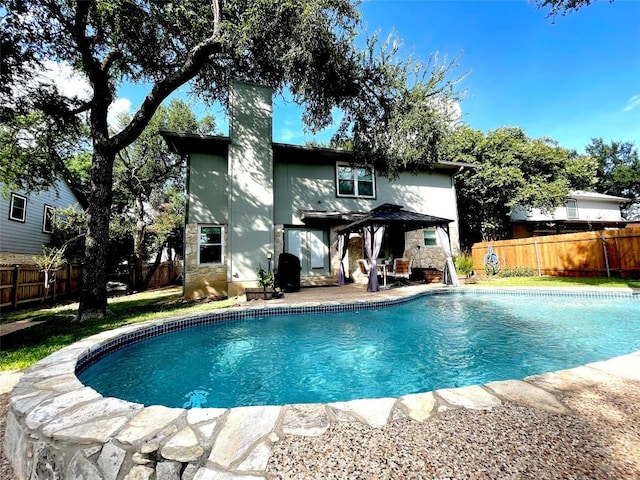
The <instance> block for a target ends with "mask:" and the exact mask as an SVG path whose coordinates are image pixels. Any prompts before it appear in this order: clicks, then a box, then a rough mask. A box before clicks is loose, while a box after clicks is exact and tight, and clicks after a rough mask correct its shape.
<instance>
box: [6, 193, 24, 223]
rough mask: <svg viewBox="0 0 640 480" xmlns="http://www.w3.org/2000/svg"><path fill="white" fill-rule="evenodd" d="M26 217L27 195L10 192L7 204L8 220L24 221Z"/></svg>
mask: <svg viewBox="0 0 640 480" xmlns="http://www.w3.org/2000/svg"><path fill="white" fill-rule="evenodd" d="M26 218H27V197H23V196H22V195H18V194H17V193H12V194H11V205H10V206H9V220H14V221H16V222H24V221H25V219H26Z"/></svg>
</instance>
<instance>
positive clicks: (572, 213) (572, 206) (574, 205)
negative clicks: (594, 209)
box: [567, 198, 578, 220]
mask: <svg viewBox="0 0 640 480" xmlns="http://www.w3.org/2000/svg"><path fill="white" fill-rule="evenodd" d="M567 218H568V219H569V220H572V219H573V220H575V219H576V218H578V202H577V200H575V199H573V198H572V199H570V200H567Z"/></svg>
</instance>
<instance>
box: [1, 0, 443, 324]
mask: <svg viewBox="0 0 640 480" xmlns="http://www.w3.org/2000/svg"><path fill="white" fill-rule="evenodd" d="M356 6H357V2H356V1H351V0H288V1H281V0H227V1H225V2H221V1H219V0H212V1H210V2H204V1H202V0H182V1H180V2H160V1H153V0H135V1H132V0H95V1H76V0H6V1H5V2H4V3H3V6H2V7H0V16H1V17H0V20H1V21H2V23H3V25H2V26H3V28H2V31H1V33H0V41H1V42H2V45H1V48H2V52H3V58H2V65H1V67H2V72H3V78H2V87H1V88H0V105H2V109H1V110H2V111H1V112H0V114H1V116H2V121H3V122H4V121H11V120H12V119H13V118H17V117H19V116H20V115H25V114H26V113H30V112H38V114H42V115H43V116H44V118H46V119H47V121H48V122H52V123H53V124H55V125H57V126H61V127H64V128H68V129H72V128H78V126H79V125H80V124H81V123H82V122H83V121H86V122H87V125H88V128H89V138H90V140H91V154H92V156H91V159H92V161H91V170H90V173H91V174H90V180H89V198H88V210H87V216H88V228H87V232H86V237H85V244H86V250H85V263H86V265H87V268H85V269H84V270H83V289H82V294H81V298H80V309H79V319H80V320H82V319H85V318H90V317H95V316H102V315H105V314H106V313H107V294H106V289H105V284H106V267H107V259H108V250H107V249H106V248H105V245H106V244H107V242H108V239H109V222H110V212H111V205H112V200H113V182H114V176H113V175H114V165H115V161H116V157H117V155H118V153H119V152H121V151H122V150H123V149H126V148H127V147H128V146H130V145H131V144H132V143H133V142H134V141H135V140H136V139H137V138H138V137H139V136H140V135H141V134H142V133H143V131H144V129H145V128H146V127H147V124H148V123H149V122H150V121H151V118H152V116H153V114H154V113H155V112H156V110H157V109H158V108H159V106H160V105H161V104H162V102H163V101H164V100H165V99H166V98H167V97H168V96H169V95H170V94H171V93H172V92H174V91H175V90H176V89H178V88H179V87H181V86H183V85H185V84H186V83H189V85H190V87H191V89H192V91H193V93H194V94H197V95H199V96H200V97H201V98H202V99H204V100H207V101H210V102H213V101H220V102H222V104H224V105H226V104H227V101H228V89H229V84H230V81H231V80H233V79H238V80H246V81H251V82H255V83H260V84H264V85H268V86H270V87H272V88H273V89H274V91H275V92H277V93H278V92H281V91H282V90H283V89H284V88H288V89H289V90H290V91H291V93H292V95H293V98H294V101H296V103H299V104H303V105H304V106H305V111H304V116H303V119H304V121H305V124H306V125H307V127H308V128H309V129H311V130H317V129H320V128H324V127H326V126H328V125H329V124H331V122H332V117H331V113H332V108H333V107H335V106H337V107H341V108H343V109H344V110H345V112H346V115H345V116H346V119H347V120H346V121H348V122H349V126H348V127H347V126H346V123H343V125H342V127H341V129H340V131H341V133H342V134H343V135H346V133H347V132H349V131H350V132H351V133H352V135H353V138H354V140H353V142H354V151H355V152H356V153H357V154H358V156H359V157H358V158H364V159H366V158H369V157H370V158H373V159H375V161H376V162H377V163H379V160H380V159H381V158H383V156H381V155H379V154H378V153H376V152H378V151H379V150H382V151H383V152H385V153H386V154H387V156H388V158H390V159H391V163H390V165H391V168H389V169H388V171H389V172H390V174H391V175H393V172H394V166H395V165H397V164H402V162H405V160H404V159H403V156H402V154H400V153H398V154H396V152H401V151H402V149H403V145H404V144H405V143H406V140H407V139H416V138H420V134H421V133H423V132H424V129H422V128H421V125H422V123H421V121H419V120H416V119H420V118H423V119H425V120H426V121H430V122H431V123H435V122H437V121H438V119H437V118H436V117H435V112H436V111H438V109H440V110H442V107H443V106H444V105H447V98H446V97H447V95H451V89H450V88H447V87H446V85H448V84H449V82H448V80H447V78H446V74H445V75H440V74H441V73H442V69H441V68H440V67H436V68H434V69H429V67H428V66H427V67H426V70H425V69H424V68H423V70H422V71H425V72H428V73H427V74H426V75H425V76H423V75H422V74H421V73H420V72H421V70H420V68H418V69H417V70H415V71H414V70H411V69H409V68H404V67H402V66H401V65H400V67H398V65H397V64H394V62H393V61H391V58H390V57H384V49H383V50H382V52H378V53H376V52H373V50H369V51H367V52H365V53H364V54H361V53H358V51H357V50H356V47H355V42H354V40H355V38H356V36H357V35H358V34H359V33H360V30H359V29H360V24H359V15H358V12H357V10H356ZM371 53H376V55H382V58H380V59H376V58H375V56H373V57H372V56H371ZM52 64H53V65H58V66H60V65H62V66H65V67H69V68H72V69H73V70H74V71H75V72H78V73H79V74H80V75H81V76H82V77H83V78H84V79H85V80H86V81H87V82H88V88H87V90H88V91H87V92H85V93H86V94H83V95H81V94H79V93H80V92H76V93H72V94H66V95H63V94H62V92H61V91H60V90H59V89H58V88H56V87H54V86H52V85H51V83H50V82H43V81H42V79H41V78H39V76H38V73H39V72H42V71H46V70H47V67H50V66H51V65H52ZM8 67H11V68H8ZM409 73H411V74H414V73H415V74H417V77H416V78H417V81H418V82H422V81H425V83H424V84H423V83H415V84H414V85H413V86H411V88H405V87H403V86H401V85H400V84H399V83H398V82H397V79H399V78H402V76H403V75H405V74H409ZM447 73H448V72H447ZM430 75H435V77H433V81H432V77H431V76H430ZM440 82H444V83H445V88H442V85H441V83H440ZM124 83H135V84H140V85H144V86H147V85H149V86H150V88H149V90H148V93H147V95H146V96H145V97H144V99H143V101H142V103H141V105H140V107H139V108H138V110H137V111H136V112H135V113H134V114H133V115H132V116H131V118H130V121H129V123H128V124H127V125H123V128H122V129H121V130H119V131H117V132H112V131H110V129H109V124H108V121H107V114H108V110H109V107H110V106H111V105H113V103H114V101H115V99H116V91H117V88H118V87H119V86H121V85H123V84H124ZM389 89H391V93H388V92H389ZM359 99H363V100H362V101H361V102H360V101H357V102H355V103H354V101H355V100H359ZM434 105H435V106H436V108H435V109H434ZM407 112H408V113H409V114H410V116H411V118H412V121H411V122H410V123H409V124H408V123H405V122H403V121H402V118H401V117H400V116H399V115H403V114H405V113H407ZM385 126H388V127H389V131H391V132H398V135H394V136H393V138H394V139H395V140H394V141H393V142H387V143H384V142H383V143H380V142H379V140H380V139H381V138H382V136H381V133H382V132H384V131H385ZM371 132H373V133H371ZM427 133H428V132H427ZM439 138H441V135H439V134H438V135H435V136H430V135H428V136H427V137H426V139H425V140H424V142H426V146H427V147H428V150H429V151H430V152H434V149H433V148H432V144H433V142H434V141H437V140H438V139H439ZM420 141H421V142H422V140H420ZM366 150H369V152H366ZM427 153H428V152H427ZM369 154H370V155H369ZM418 157H419V155H417V154H413V155H412V157H411V158H418ZM425 159H426V160H425V161H426V162H430V161H433V160H435V158H434V157H433V156H432V155H425ZM411 163H412V162H411V161H410V162H409V164H411ZM381 166H382V167H383V170H381V172H384V171H385V169H384V164H382V165H381Z"/></svg>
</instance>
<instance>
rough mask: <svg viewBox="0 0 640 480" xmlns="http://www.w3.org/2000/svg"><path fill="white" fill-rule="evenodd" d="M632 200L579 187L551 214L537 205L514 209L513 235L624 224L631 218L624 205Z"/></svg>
mask: <svg viewBox="0 0 640 480" xmlns="http://www.w3.org/2000/svg"><path fill="white" fill-rule="evenodd" d="M629 201H630V200H629V199H628V198H623V197H614V196H613V195H604V194H602V193H595V192H585V191H580V190H577V191H574V192H571V193H570V194H569V197H568V198H567V202H566V203H565V204H564V205H563V206H561V207H558V208H556V209H555V211H554V212H553V213H551V214H544V213H542V212H541V211H540V210H539V209H536V208H533V209H530V210H526V209H518V210H516V211H514V212H513V213H512V214H511V225H512V234H513V238H524V237H534V236H540V235H556V234H559V233H576V232H588V231H597V230H604V229H607V228H624V227H625V226H626V225H627V221H626V220H624V219H623V218H622V213H621V212H620V205H621V204H622V203H626V202H629Z"/></svg>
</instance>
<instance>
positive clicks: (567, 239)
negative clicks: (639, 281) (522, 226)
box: [471, 226, 640, 278]
mask: <svg viewBox="0 0 640 480" xmlns="http://www.w3.org/2000/svg"><path fill="white" fill-rule="evenodd" d="M489 245H491V247H492V248H493V251H494V253H495V254H496V255H497V257H498V261H499V262H500V268H515V267H524V268H532V269H533V270H534V271H535V272H536V273H537V274H538V275H540V276H542V275H554V276H562V277H620V278H640V227H637V226H635V227H631V228H624V229H619V230H602V231H598V232H582V233H570V234H564V235H549V236H543V237H530V238H519V239H515V240H500V241H495V242H481V243H476V244H474V245H473V247H472V249H471V254H472V256H473V265H474V269H475V270H476V272H480V273H484V271H485V256H486V255H487V253H488V252H489Z"/></svg>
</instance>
